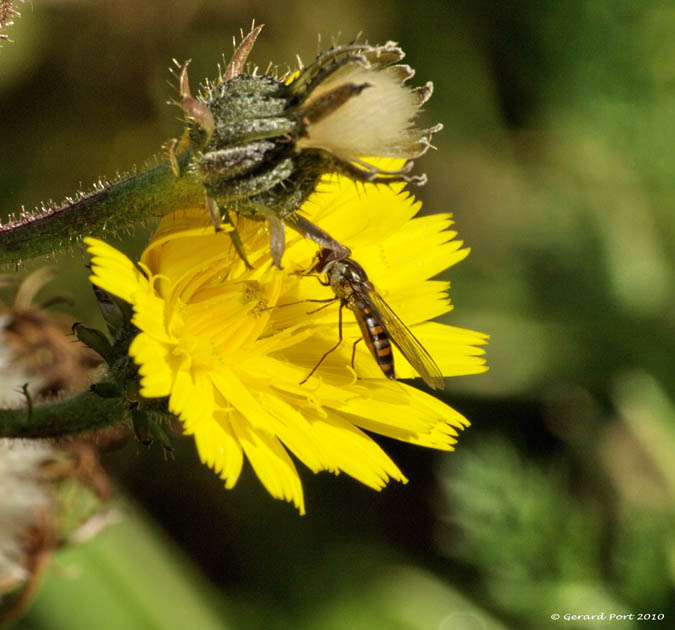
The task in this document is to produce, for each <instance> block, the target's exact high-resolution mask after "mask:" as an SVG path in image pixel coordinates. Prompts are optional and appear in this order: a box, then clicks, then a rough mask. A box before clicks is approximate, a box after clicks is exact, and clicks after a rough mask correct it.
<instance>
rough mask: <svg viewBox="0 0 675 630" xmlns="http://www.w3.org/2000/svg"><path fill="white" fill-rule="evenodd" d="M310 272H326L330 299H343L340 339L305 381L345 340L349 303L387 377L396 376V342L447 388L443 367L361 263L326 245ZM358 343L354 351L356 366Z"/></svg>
mask: <svg viewBox="0 0 675 630" xmlns="http://www.w3.org/2000/svg"><path fill="white" fill-rule="evenodd" d="M310 273H319V274H326V278H327V282H321V283H322V284H324V285H326V286H330V287H331V289H332V290H333V293H335V297H334V298H331V299H330V300H329V301H330V302H333V301H335V300H340V310H339V315H338V318H339V340H338V343H337V344H336V345H335V346H334V347H333V348H331V349H330V350H329V351H328V352H326V353H325V354H324V355H323V357H321V359H320V360H319V362H318V363H317V364H316V365H315V366H314V368H313V369H312V371H311V372H310V373H309V375H308V376H307V378H305V380H304V381H302V383H305V382H306V381H307V380H308V379H309V378H310V377H311V376H312V374H314V372H316V370H317V368H318V367H319V366H320V365H321V363H323V361H324V359H325V358H326V357H327V356H328V355H329V354H330V353H331V352H333V351H334V350H335V349H337V347H338V346H339V345H340V343H342V309H343V307H345V306H346V307H347V308H348V309H349V310H351V311H352V312H353V313H354V317H355V318H356V321H357V323H358V325H359V328H360V329H361V335H362V337H363V340H364V341H365V342H366V345H367V346H368V349H369V350H370V353H371V354H372V355H373V358H374V359H375V361H376V362H377V364H378V365H379V366H380V369H381V370H382V372H383V373H384V375H385V376H386V377H387V378H389V379H391V380H394V379H396V374H395V371H394V356H393V354H392V349H391V343H392V342H393V343H394V345H395V346H396V347H397V348H398V349H399V350H400V351H401V353H402V354H403V356H404V357H405V358H406V359H407V360H408V362H409V363H410V365H412V366H413V368H415V370H416V371H417V373H418V374H419V375H420V376H421V377H422V378H423V379H424V382H425V383H426V384H427V385H428V386H429V387H431V389H442V388H443V385H444V382H443V374H442V373H441V370H440V368H439V367H438V365H436V362H435V361H434V360H433V359H432V358H431V356H430V355H429V353H428V352H427V351H426V350H425V349H424V346H422V344H421V343H420V342H419V341H418V339H417V337H415V335H413V333H412V332H411V331H410V329H409V328H408V327H407V326H406V325H405V324H404V323H403V322H402V321H401V320H400V319H399V318H398V316H397V315H396V313H394V311H392V309H391V308H390V306H389V305H388V304H387V303H386V302H385V301H384V300H383V299H382V296H381V295H380V294H379V293H378V292H377V291H376V290H375V287H374V286H373V284H372V283H371V282H370V280H369V279H368V276H367V275H366V272H365V271H364V269H363V267H361V265H359V264H358V263H357V262H356V261H354V260H352V259H351V258H350V257H349V256H339V255H338V254H336V252H334V251H333V250H331V249H326V248H324V249H322V250H321V251H320V252H319V257H318V262H317V263H316V264H315V265H314V266H313V267H312V269H311V271H310ZM317 301H319V300H317ZM358 341H360V340H358ZM358 341H357V342H356V343H358ZM356 343H355V344H354V349H353V351H352V365H353V364H354V356H355V352H356ZM302 383H301V384H302Z"/></svg>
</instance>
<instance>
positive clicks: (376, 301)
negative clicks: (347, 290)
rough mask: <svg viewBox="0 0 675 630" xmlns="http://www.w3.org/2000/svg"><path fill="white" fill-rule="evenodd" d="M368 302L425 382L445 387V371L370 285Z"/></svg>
mask: <svg viewBox="0 0 675 630" xmlns="http://www.w3.org/2000/svg"><path fill="white" fill-rule="evenodd" d="M369 289H370V290H369V291H368V302H369V303H370V304H371V306H372V307H374V309H375V310H376V312H378V313H379V314H380V317H381V319H382V323H383V324H384V325H385V327H386V329H387V332H388V333H389V336H390V337H391V340H392V341H393V342H394V344H395V345H396V347H397V348H398V349H399V350H400V351H401V354H403V356H404V357H405V358H406V359H407V360H408V363H410V365H412V366H413V368H415V370H416V371H417V373H418V374H419V375H420V376H421V377H422V378H423V379H424V382H425V383H426V384H427V385H428V386H429V387H431V389H443V388H444V387H445V381H444V380H443V373H442V372H441V369H440V368H439V367H438V365H436V361H434V360H433V359H432V358H431V355H430V354H429V353H428V352H427V351H426V349H425V348H424V346H423V345H422V344H421V343H420V342H419V340H418V339H417V337H415V335H413V333H412V331H411V330H410V329H409V328H408V327H407V326H406V325H405V324H404V323H403V322H402V321H401V320H400V319H399V317H398V315H396V313H394V311H393V310H392V309H391V307H390V306H389V304H387V303H386V302H385V301H384V299H383V298H382V296H381V295H380V294H379V293H378V292H377V291H376V290H375V289H374V288H372V285H371V287H369Z"/></svg>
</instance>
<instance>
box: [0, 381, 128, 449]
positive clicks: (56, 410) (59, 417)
mask: <svg viewBox="0 0 675 630" xmlns="http://www.w3.org/2000/svg"><path fill="white" fill-rule="evenodd" d="M128 410H129V402H128V401H127V400H125V399H124V398H101V396H99V395H97V394H95V393H94V392H91V391H87V392H83V393H81V394H77V395H75V396H73V397H72V398H68V399H67V400H59V401H58V402H54V403H48V404H44V405H39V406H35V405H34V406H33V407H32V409H31V410H30V411H29V410H28V409H0V437H5V438H58V437H64V436H67V435H73V434H76V433H82V432H85V431H94V430H96V429H102V428H104V427H107V426H110V425H113V424H118V423H120V422H124V421H126V420H127V419H128Z"/></svg>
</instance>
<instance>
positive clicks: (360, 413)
mask: <svg viewBox="0 0 675 630" xmlns="http://www.w3.org/2000/svg"><path fill="white" fill-rule="evenodd" d="M419 208H420V204H419V202H415V200H414V199H413V198H412V197H411V196H408V195H407V194H406V193H403V192H402V185H392V186H390V187H384V186H370V185H367V186H365V187H364V186H363V185H361V184H360V185H358V186H357V185H356V184H354V183H353V182H352V181H351V180H349V179H347V178H344V177H340V176H335V175H332V176H326V177H325V178H324V179H323V180H322V183H321V185H320V186H319V189H318V190H317V192H316V193H314V194H313V195H312V196H311V197H310V199H309V200H308V201H307V202H306V203H305V204H304V206H303V208H302V214H303V215H305V216H306V217H307V218H308V219H309V220H311V221H312V222H314V223H317V224H318V225H320V226H321V227H322V228H323V229H324V230H326V231H327V232H328V233H329V234H331V235H332V236H333V237H334V238H336V239H337V240H338V241H340V242H342V243H344V244H345V245H347V246H348V247H350V248H351V250H352V258H353V259H354V260H356V261H357V262H358V263H360V264H361V265H362V266H363V267H364V269H365V270H366V272H367V273H368V275H369V278H370V280H371V281H372V282H373V284H374V286H375V287H376V288H377V289H378V291H379V293H380V294H381V295H382V297H383V298H384V299H385V300H386V301H387V302H388V303H389V305H390V306H391V307H392V308H393V310H394V311H395V312H396V313H397V314H398V315H399V316H400V318H401V319H402V321H404V322H405V323H406V324H407V325H408V326H409V327H410V328H411V329H412V330H413V331H414V334H415V335H416V336H417V338H418V339H419V340H420V341H421V343H422V344H423V345H424V346H425V347H426V349H427V350H428V351H429V353H430V354H431V356H432V357H434V359H435V360H436V362H437V363H438V365H439V367H440V369H441V371H442V373H443V374H444V375H445V376H456V375H461V374H474V373H478V372H482V371H484V370H485V369H487V368H486V367H485V365H484V360H483V359H482V358H481V355H482V354H483V351H482V349H481V348H480V346H481V345H482V344H485V343H486V341H487V336H486V335H484V334H481V333H477V332H472V331H469V330H464V329H460V328H454V327H451V326H446V325H443V324H440V323H436V322H431V321H429V320H431V319H433V318H435V317H438V316H440V315H443V314H444V313H447V312H448V311H449V310H450V309H451V306H450V302H449V299H448V297H447V290H448V288H449V283H447V282H444V281H441V280H430V278H432V277H433V276H435V275H436V274H438V273H440V272H441V271H443V270H444V269H445V268H447V267H449V266H450V265H454V264H455V263H457V262H459V261H460V260H462V259H463V258H464V257H465V256H466V255H467V254H468V249H463V248H462V242H461V241H458V240H454V239H455V236H456V233H455V232H451V231H448V229H447V228H448V226H450V225H451V223H452V222H451V220H450V215H448V214H436V215H431V216H424V217H418V218H413V217H414V216H415V214H416V213H417V211H418V210H419ZM238 230H239V232H240V234H241V236H242V240H243V242H244V244H245V247H246V251H247V254H248V257H249V260H250V261H251V262H252V263H253V269H247V268H246V267H245V266H244V264H243V262H242V261H241V259H240V257H239V256H238V254H237V253H236V252H235V251H234V249H233V247H232V245H231V242H230V238H229V237H228V235H227V234H226V233H224V232H219V233H215V232H214V229H213V227H212V226H211V224H210V219H209V217H208V215H207V214H206V212H205V211H204V210H202V209H195V210H193V211H189V212H183V213H175V214H172V215H168V216H166V217H165V218H164V219H163V220H162V222H161V224H160V226H159V228H158V230H157V231H156V233H155V234H154V236H153V237H152V239H151V241H150V244H149V245H148V247H147V249H146V250H145V252H144V253H143V255H142V258H141V261H140V263H139V266H140V269H139V268H137V267H136V266H135V265H134V264H133V263H132V262H131V261H130V260H129V259H128V258H127V257H126V256H124V255H123V254H121V253H120V252H118V251H117V250H115V249H113V248H112V247H111V246H109V245H107V244H106V243H104V242H102V241H99V240H96V239H92V238H89V239H86V242H87V244H88V245H89V252H90V253H91V255H92V256H93V260H92V263H93V264H92V269H93V275H92V276H91V280H92V282H93V283H94V284H96V285H98V286H100V287H101V288H103V289H105V290H106V291H108V292H110V293H112V294H114V295H116V296H118V297H120V298H122V299H123V300H126V301H127V302H129V303H130V304H132V305H133V308H134V316H133V320H132V321H133V323H134V324H135V325H136V326H137V327H138V328H139V330H140V333H139V334H138V336H137V337H136V338H135V339H134V341H133V342H132V344H131V347H130V348H129V353H130V354H131V356H132V357H133V358H134V360H135V361H136V363H137V364H138V366H139V371H140V376H141V393H142V395H143V396H145V397H148V398H154V397H164V396H168V397H169V410H170V411H171V412H172V413H174V414H176V415H177V416H178V417H179V418H180V419H181V420H182V422H183V425H184V429H185V433H187V434H192V435H194V437H195V441H196V444H197V450H198V451H199V455H200V457H201V460H202V461H203V462H204V463H205V464H207V465H208V466H210V467H211V468H213V469H214V470H215V472H216V473H218V474H219V475H220V476H221V477H222V479H223V480H224V481H225V486H226V487H227V488H232V487H233V486H234V485H235V483H236V482H237V479H238V478H239V474H240V472H241V468H242V465H243V461H244V455H245V456H246V458H247V459H248V460H249V462H250V463H251V465H252V467H253V469H254V470H255V472H256V474H257V476H258V478H259V479H260V481H261V482H262V483H263V485H264V486H265V488H267V490H268V491H269V493H270V494H271V495H272V496H274V497H276V498H281V499H285V500H286V501H291V502H293V503H294V504H295V505H296V507H297V508H298V509H299V511H300V512H301V513H304V511H305V506H304V499H303V493H302V486H301V483H300V477H299V475H298V472H297V470H296V467H295V464H294V462H293V460H292V459H291V457H290V456H289V452H290V453H292V454H293V455H294V456H295V457H296V458H297V459H298V460H300V461H301V462H302V463H303V464H305V465H306V466H307V467H308V468H309V469H310V470H312V471H313V472H319V471H321V470H328V471H330V472H333V473H335V474H337V473H339V472H341V471H342V472H345V473H347V474H349V475H351V476H352V477H354V478H355V479H357V480H359V481H360V482H362V483H364V484H366V485H368V486H370V487H371V488H374V489H376V490H380V489H381V488H383V487H384V486H385V485H386V484H387V482H388V481H389V479H396V480H398V481H402V482H405V481H406V479H405V477H404V476H403V474H402V473H401V471H400V470H399V469H398V468H397V466H396V465H395V464H394V462H393V461H392V460H391V459H390V458H389V457H388V456H387V455H386V454H385V453H384V451H382V450H381V449H380V447H379V446H378V445H377V444H376V442H375V441H374V440H373V439H371V437H369V435H367V434H366V433H364V431H363V430H364V429H365V430H366V431H368V432H371V433H379V434H381V435H385V436H388V437H392V438H396V439H398V440H402V441H405V442H410V443H411V444H418V445H421V446H427V447H430V448H436V449H443V450H452V448H453V444H454V443H455V442H456V440H455V437H456V435H457V430H458V429H462V428H463V427H465V426H467V425H468V422H467V421H466V419H465V418H464V417H463V416H462V415H460V414H459V413H458V412H457V411H455V410H454V409H452V408H451V407H449V406H447V405H445V404H444V403H442V402H441V401H439V400H438V399H436V398H434V397H433V396H431V395H429V394H427V393H425V392H423V391H421V390H419V389H416V388H415V387H412V386H411V385H408V384H407V383H403V382H401V381H392V380H388V379H387V378H385V377H384V375H383V374H382V372H381V371H380V369H379V367H378V366H377V364H376V362H375V360H374V359H373V357H372V356H371V355H370V354H369V351H368V349H367V347H366V345H365V344H364V343H360V344H358V345H357V347H356V357H355V362H354V369H352V367H351V359H352V345H353V343H354V342H355V341H356V340H357V339H359V338H360V336H361V333H360V330H359V327H358V325H357V323H356V321H355V320H354V317H353V315H352V314H351V312H350V311H349V310H348V309H344V311H343V315H344V318H343V319H344V326H343V331H344V341H343V343H342V344H341V345H340V347H339V348H338V349H337V350H336V351H335V352H333V353H331V354H330V355H329V356H328V357H327V358H326V360H325V361H324V362H323V363H322V364H321V366H320V367H319V369H317V371H316V372H315V373H314V374H313V375H312V377H311V378H310V379H308V380H307V382H305V383H304V384H302V385H301V384H300V383H301V381H303V379H305V378H306V377H307V375H308V374H309V373H310V371H311V370H312V368H313V367H314V366H315V365H316V363H317V362H318V361H319V359H320V358H321V357H322V355H323V354H324V353H325V352H326V351H327V350H328V349H329V348H330V347H331V346H333V345H335V343H336V342H337V338H338V313H337V310H338V307H339V304H338V303H337V302H335V303H334V304H332V305H330V306H328V307H327V308H323V309H321V310H318V311H316V312H311V311H315V310H316V307H317V306H319V305H317V304H312V303H307V302H302V301H303V300H320V299H326V298H331V297H333V293H332V291H331V289H330V287H325V286H322V285H321V284H320V283H319V282H318V281H317V278H316V277H311V276H305V277H303V276H301V275H299V274H298V273H297V272H302V271H307V270H308V269H309V268H310V267H311V266H312V261H313V259H314V257H315V255H316V251H317V250H316V245H314V244H313V243H311V242H309V241H307V240H306V239H302V238H301V237H300V236H298V235H295V234H294V233H291V232H290V231H289V232H288V233H287V238H288V244H287V248H286V253H285V256H284V269H283V270H280V269H277V268H276V267H274V266H273V265H272V259H271V256H270V253H269V239H268V237H267V234H266V227H265V225H264V224H263V223H260V222H254V221H247V220H245V219H242V220H240V221H239V225H238ZM298 302H300V303H299V304H298ZM284 305H288V306H284ZM394 352H395V361H396V373H397V376H398V378H414V377H415V376H417V375H416V373H415V372H414V370H413V369H412V367H410V365H409V364H408V363H407V362H406V360H405V359H404V358H403V356H401V354H400V353H398V352H397V351H396V350H395V351H394Z"/></svg>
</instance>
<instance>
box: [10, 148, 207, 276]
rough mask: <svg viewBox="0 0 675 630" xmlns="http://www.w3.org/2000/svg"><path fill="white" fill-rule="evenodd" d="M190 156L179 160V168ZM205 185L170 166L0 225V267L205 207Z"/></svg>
mask: <svg viewBox="0 0 675 630" xmlns="http://www.w3.org/2000/svg"><path fill="white" fill-rule="evenodd" d="M189 159H190V155H189V151H186V152H185V153H183V154H182V155H181V156H179V157H178V160H179V165H184V164H186V163H187V162H188V161H189ZM203 200H204V192H203V187H202V185H201V184H200V183H199V182H198V181H196V180H194V179H193V178H191V177H188V176H181V177H176V175H175V174H174V172H173V170H172V168H171V166H170V164H169V162H168V161H164V162H162V163H160V164H157V165H156V166H154V167H152V168H150V169H148V170H146V171H143V172H141V173H138V174H136V175H131V176H130V177H126V178H124V179H121V180H119V181H116V182H112V183H100V184H98V185H97V186H96V187H95V189H94V191H92V192H91V193H88V194H85V193H81V194H78V195H77V197H75V198H68V199H66V201H65V202H64V203H63V204H62V205H60V206H56V205H45V206H43V208H42V209H41V210H40V211H36V212H34V213H29V212H25V211H24V212H22V214H21V215H20V216H19V217H17V218H15V219H14V220H10V221H9V222H7V223H5V224H0V264H4V265H7V264H19V263H21V262H22V261H24V260H29V259H31V258H36V257H39V256H44V255H47V254H52V253H53V252H55V251H57V250H58V249H59V248H62V247H63V246H64V245H67V244H69V243H72V242H74V241H77V240H80V239H81V238H82V237H83V236H85V235H98V236H99V237H110V236H111V234H114V233H115V231H116V230H118V229H120V228H123V227H127V226H129V225H134V224H137V223H140V222H143V221H146V220H148V219H151V218H153V217H161V216H163V215H164V214H167V213H169V212H173V211H175V210H181V209H186V208H191V207H195V206H197V205H198V204H200V203H203Z"/></svg>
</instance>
